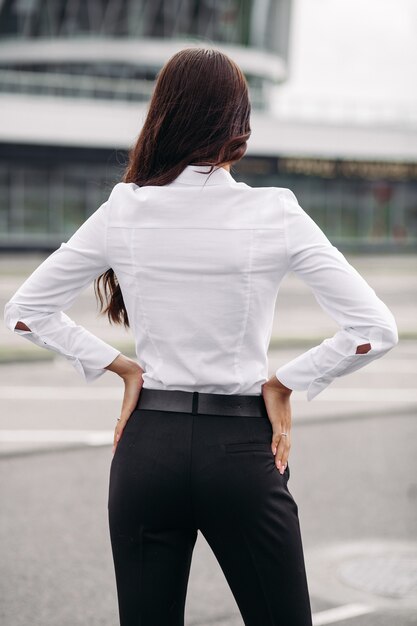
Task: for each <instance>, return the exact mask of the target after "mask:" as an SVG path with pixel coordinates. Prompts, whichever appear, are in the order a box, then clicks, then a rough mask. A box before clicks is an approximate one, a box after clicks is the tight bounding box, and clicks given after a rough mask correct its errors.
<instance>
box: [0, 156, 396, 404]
mask: <svg viewBox="0 0 417 626" xmlns="http://www.w3.org/2000/svg"><path fill="white" fill-rule="evenodd" d="M207 172H208V168H206V167H203V166H192V165H189V166H187V167H186V168H185V170H184V171H183V172H182V173H181V174H180V176H179V177H178V178H177V179H176V180H175V181H173V182H172V183H171V184H169V185H166V186H163V187H155V186H147V187H139V186H137V185H135V184H134V183H119V184H117V185H116V186H115V187H114V188H113V190H112V192H111V194H110V197H109V198H108V200H107V201H106V202H104V204H102V205H101V206H100V207H99V208H98V209H97V210H96V211H95V212H94V213H93V214H92V215H91V216H90V217H89V218H88V219H87V220H86V221H85V222H84V223H83V224H82V225H81V226H80V228H79V229H78V230H77V231H76V232H75V233H74V234H73V235H72V237H70V239H69V240H68V241H67V242H66V243H62V244H61V246H60V247H59V248H58V249H57V250H55V252H53V253H52V254H51V255H50V256H49V257H48V258H47V259H46V260H45V261H44V262H43V263H41V265H39V267H38V268H37V269H36V270H35V271H34V272H33V273H32V274H31V275H30V276H29V277H28V278H27V280H26V281H25V282H24V283H23V284H22V286H21V287H20V288H19V289H18V290H17V291H16V293H15V294H14V295H13V297H12V298H11V299H10V300H9V301H8V302H7V304H6V306H5V310H4V315H5V323H6V325H7V327H8V328H9V329H10V330H12V331H13V330H14V327H15V325H16V323H17V322H18V321H19V320H20V321H21V322H24V323H25V324H26V325H27V326H28V327H29V328H30V329H31V331H30V332H29V331H22V330H16V331H15V332H17V333H19V334H21V335H22V336H23V337H25V338H26V339H29V340H30V341H32V342H33V343H35V344H37V345H39V346H41V347H43V348H47V349H49V350H54V351H56V352H58V353H60V354H62V355H63V356H64V357H66V358H67V359H69V360H70V361H71V363H72V364H73V365H74V367H75V368H76V370H77V371H78V372H79V373H80V374H81V376H82V377H83V378H84V380H85V381H86V382H87V383H90V382H92V381H94V380H95V379H96V378H98V377H99V376H101V375H102V374H104V373H105V372H106V371H108V370H106V369H104V368H105V366H107V365H109V364H110V363H111V362H112V361H113V360H114V359H115V358H116V357H117V356H118V354H120V351H119V350H117V349H116V348H114V347H112V346H110V345H108V344H107V343H106V342H104V341H103V340H101V339H100V338H99V337H97V336H95V335H93V334H92V333H90V332H89V331H88V330H86V329H85V328H83V327H82V326H80V325H77V324H76V323H75V322H74V321H72V320H71V319H70V318H69V317H68V316H67V315H66V314H65V313H64V311H65V310H66V309H68V308H69V307H70V306H71V305H72V303H73V302H74V300H75V299H76V297H77V295H78V294H79V292H80V291H81V290H83V289H85V287H87V286H88V285H89V284H90V283H91V282H92V281H93V280H94V279H95V278H96V277H97V276H99V275H100V274H102V273H103V272H105V271H106V270H107V269H109V268H110V267H111V268H113V269H114V271H115V273H116V276H117V279H118V281H119V284H120V287H121V290H122V294H123V299H124V302H125V306H126V308H127V312H128V316H129V321H130V325H131V329H132V332H133V335H134V338H135V345H136V355H137V361H138V363H139V364H140V366H141V367H142V369H144V371H145V373H144V374H143V386H144V387H145V388H149V389H179V390H183V391H201V392H205V393H223V394H251V395H258V394H261V392H262V391H261V385H262V384H263V383H264V382H265V381H266V380H267V379H268V360H267V350H268V345H269V341H270V337H271V332H272V323H273V317H274V312H275V303H276V298H277V294H278V290H279V287H280V284H281V282H282V280H283V278H284V277H285V275H286V274H287V273H288V272H295V274H297V275H298V276H299V277H300V278H301V279H302V280H303V281H305V282H306V283H307V285H309V287H310V288H311V289H312V291H313V293H314V295H315V297H316V299H317V301H318V303H319V304H320V305H321V307H322V308H323V309H324V311H325V312H326V313H328V315H329V316H331V317H332V318H333V320H335V321H336V322H337V324H338V325H339V326H340V330H338V331H337V332H336V333H335V335H334V336H333V337H330V338H328V339H325V340H324V341H323V342H322V343H320V344H319V345H317V346H315V347H314V348H312V349H309V350H307V351H305V352H304V353H302V354H300V356H298V357H296V358H295V359H293V360H290V361H289V362H288V363H286V364H284V365H283V366H282V367H280V368H279V369H278V370H277V371H276V375H277V377H278V378H279V380H280V381H281V382H282V383H283V384H284V385H286V386H287V387H289V388H290V389H294V390H306V391H307V399H308V400H311V399H312V398H314V397H315V396H317V394H318V393H320V392H321V391H322V390H323V389H324V388H325V387H326V386H327V385H329V383H331V381H332V380H333V379H334V378H336V377H338V376H343V375H345V374H348V373H349V372H353V371H354V370H357V369H359V368H360V367H363V366H365V365H367V364H368V363H370V362H371V361H373V360H374V359H377V358H379V357H381V356H383V355H384V354H385V353H386V352H387V351H388V350H390V349H391V348H393V347H394V346H395V345H396V344H397V342H398V333H397V326H396V323H395V320H394V317H393V315H392V313H391V311H390V310H389V309H388V308H387V306H386V305H385V304H384V303H383V302H382V301H381V300H380V299H379V298H378V297H377V296H376V294H375V292H374V290H373V289H372V288H371V287H370V286H369V284H368V283H367V282H366V281H365V280H364V279H363V278H362V277H361V276H360V274H359V273H358V272H357V271H356V269H354V268H353V267H352V265H350V264H349V263H348V261H347V260H346V258H345V257H344V256H343V255H342V253H341V252H340V251H339V250H338V249H337V248H336V247H334V246H333V245H332V244H331V243H330V241H329V240H328V239H327V237H326V236H325V235H324V233H323V232H322V230H321V229H320V228H319V227H318V225H317V224H316V223H315V222H314V221H313V220H312V219H311V218H310V217H309V216H308V214H307V213H306V212H305V211H304V210H303V209H302V208H301V207H300V206H299V204H298V202H297V199H296V197H295V196H294V194H293V193H292V192H291V191H290V190H289V189H285V188H278V187H262V188H252V187H249V186H248V185H246V184H244V183H237V182H236V181H235V180H234V179H233V177H232V175H231V174H230V173H229V172H228V171H226V170H225V169H223V168H220V169H218V170H216V171H215V172H214V173H212V174H211V175H208V174H207ZM306 324H308V316H306ZM363 343H370V344H371V346H372V348H371V350H370V351H369V352H367V353H366V354H355V352H356V348H357V346H358V345H360V344H363Z"/></svg>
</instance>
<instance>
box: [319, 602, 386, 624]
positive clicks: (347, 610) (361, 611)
mask: <svg viewBox="0 0 417 626" xmlns="http://www.w3.org/2000/svg"><path fill="white" fill-rule="evenodd" d="M374 611H375V609H374V608H373V607H371V606H367V605H365V604H345V605H344V606H337V607H336V608H334V609H327V610H326V611H320V612H319V613H314V614H313V626H324V624H336V623H337V622H342V621H343V620H345V619H349V618H351V617H359V616H360V615H366V614H367V613H373V612H374Z"/></svg>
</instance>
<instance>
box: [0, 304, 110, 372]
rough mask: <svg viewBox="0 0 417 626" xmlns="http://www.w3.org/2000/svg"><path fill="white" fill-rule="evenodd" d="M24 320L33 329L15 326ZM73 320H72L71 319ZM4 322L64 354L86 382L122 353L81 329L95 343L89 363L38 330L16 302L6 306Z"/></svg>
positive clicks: (39, 343)
mask: <svg viewBox="0 0 417 626" xmlns="http://www.w3.org/2000/svg"><path fill="white" fill-rule="evenodd" d="M61 316H62V317H63V318H66V319H68V320H69V318H67V316H65V314H63V313H61ZM19 321H21V322H23V323H24V324H26V326H28V327H29V328H30V329H31V330H30V331H29V330H21V329H19V328H15V326H16V324H17V322H19ZM70 321H71V320H70ZM4 322H5V325H6V326H7V328H9V330H11V331H12V332H14V333H16V334H18V335H22V337H24V338H25V339H27V340H28V341H30V342H31V343H33V344H35V345H36V346H39V347H40V348H44V349H47V350H51V351H52V352H56V353H57V354H60V355H62V356H63V357H64V358H66V359H67V360H68V361H69V362H70V363H71V365H72V366H73V367H74V369H75V370H76V371H77V372H78V373H79V374H80V376H81V377H82V378H83V379H84V381H85V382H86V383H91V382H93V381H94V380H96V379H97V378H99V377H100V376H102V375H103V374H105V373H106V372H108V371H109V370H106V369H105V367H106V366H107V365H110V363H112V362H113V361H114V359H115V358H116V357H117V356H119V354H121V351H120V350H117V348H114V347H113V346H111V345H109V344H108V343H106V342H105V341H103V340H102V339H100V338H99V337H97V336H95V335H93V334H92V333H90V332H89V331H87V330H85V329H81V327H80V330H82V331H84V333H85V335H86V336H87V335H88V340H89V341H90V342H92V341H94V345H93V344H91V350H92V351H93V353H94V359H91V357H90V358H89V359H88V361H89V362H91V361H92V360H93V365H94V366H92V365H91V363H90V364H89V365H87V363H86V362H85V361H84V360H83V359H80V358H79V357H77V356H76V355H75V354H71V353H70V352H69V351H68V350H67V349H65V348H64V347H63V346H61V345H59V344H58V343H57V342H56V341H54V340H53V339H51V337H48V336H46V335H45V334H43V333H42V331H39V332H36V330H35V327H36V321H35V320H34V319H30V315H26V316H25V314H23V313H22V312H21V311H20V309H19V307H18V306H17V305H15V304H14V303H10V302H9V303H8V304H7V305H6V308H5V313H4Z"/></svg>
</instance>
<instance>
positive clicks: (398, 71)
mask: <svg viewBox="0 0 417 626" xmlns="http://www.w3.org/2000/svg"><path fill="white" fill-rule="evenodd" d="M293 7H294V10H293V16H292V28H291V45H290V59H289V65H290V68H289V69H290V79H289V81H288V82H287V84H286V85H285V88H284V90H283V93H284V94H287V95H288V96H292V97H294V96H298V97H299V96H303V97H306V98H311V99H315V100H317V99H322V98H324V97H326V98H330V99H332V100H337V101H339V100H346V99H347V100H349V101H357V100H361V101H370V102H374V101H378V100H382V101H385V102H387V101H389V102H390V103H394V102H395V103H398V104H400V103H401V104H405V105H408V106H411V103H412V102H414V103H416V102H417V0H294V5H293Z"/></svg>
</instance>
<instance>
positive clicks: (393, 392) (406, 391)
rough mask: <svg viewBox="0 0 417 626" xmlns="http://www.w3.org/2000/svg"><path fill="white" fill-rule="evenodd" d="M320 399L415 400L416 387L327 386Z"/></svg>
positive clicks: (362, 400)
mask: <svg viewBox="0 0 417 626" xmlns="http://www.w3.org/2000/svg"><path fill="white" fill-rule="evenodd" d="M317 399H318V398H317ZM320 400H321V401H322V402H395V403H397V402H417V388H413V387H404V388H402V387H391V388H390V387H381V388H379V389H375V388H371V387H328V388H327V389H324V390H323V392H322V393H321V394H320Z"/></svg>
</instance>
